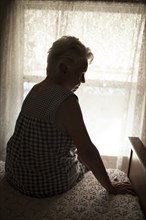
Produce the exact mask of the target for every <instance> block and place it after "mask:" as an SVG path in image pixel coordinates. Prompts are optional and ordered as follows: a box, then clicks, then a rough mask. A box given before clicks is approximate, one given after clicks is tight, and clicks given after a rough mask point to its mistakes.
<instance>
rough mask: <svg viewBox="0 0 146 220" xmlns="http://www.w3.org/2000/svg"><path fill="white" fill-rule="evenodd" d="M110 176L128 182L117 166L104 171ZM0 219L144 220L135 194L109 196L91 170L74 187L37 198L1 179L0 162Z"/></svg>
mask: <svg viewBox="0 0 146 220" xmlns="http://www.w3.org/2000/svg"><path fill="white" fill-rule="evenodd" d="M107 172H108V174H109V176H110V178H111V179H113V178H114V177H115V176H117V178H118V179H119V180H126V181H129V180H128V178H127V175H126V174H125V173H123V172H122V171H120V170H118V169H108V170H107ZM0 219H1V220H144V219H145V218H144V215H143V212H142V210H141V208H140V205H139V201H138V197H137V196H132V195H128V194H127V195H116V196H115V195H110V194H109V193H108V192H107V191H106V190H105V189H104V188H103V187H102V186H101V185H100V183H99V182H98V181H97V180H96V179H95V177H94V176H93V174H92V172H88V173H86V175H85V177H84V179H83V180H82V181H81V182H79V183H78V184H77V185H76V186H75V187H74V188H72V189H71V190H69V191H68V192H66V193H64V194H61V195H59V196H54V197H51V198H45V199H37V198H31V197H28V196H25V195H22V194H21V193H20V192H18V191H17V190H15V189H13V188H12V187H11V186H10V185H9V184H8V183H7V182H6V180H5V178H4V163H3V162H0Z"/></svg>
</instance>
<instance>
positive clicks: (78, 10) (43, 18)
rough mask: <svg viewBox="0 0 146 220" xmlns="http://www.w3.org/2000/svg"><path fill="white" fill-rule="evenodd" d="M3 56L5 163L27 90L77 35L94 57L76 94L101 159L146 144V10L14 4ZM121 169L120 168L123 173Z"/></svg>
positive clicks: (26, 0)
mask: <svg viewBox="0 0 146 220" xmlns="http://www.w3.org/2000/svg"><path fill="white" fill-rule="evenodd" d="M8 6H9V7H8V8H7V13H6V16H5V17H4V23H3V24H4V28H3V34H2V40H3V41H2V46H1V47H2V50H1V55H2V56H1V57H2V58H1V82H0V83H1V85H0V89H1V94H0V95H1V99H0V106H1V114H0V117H1V146H0V148H1V149H0V150H1V159H3V160H4V158H5V149H6V143H7V141H8V139H9V137H10V136H11V134H12V133H13V130H14V124H15V120H16V118H17V115H18V113H19V111H20V108H21V104H22V101H23V99H24V98H25V96H26V94H27V93H28V91H29V90H30V88H31V87H32V86H33V85H34V84H35V83H36V82H38V81H41V80H42V79H43V78H44V77H45V75H46V59H47V52H48V49H49V47H50V46H51V44H52V43H53V41H55V40H56V39H57V38H59V37H61V36H62V35H74V36H76V37H78V38H79V39H80V40H81V41H82V42H83V43H84V44H85V45H87V46H88V47H90V48H91V49H92V51H93V53H94V57H95V58H94V61H93V63H92V64H91V65H90V66H89V68H88V72H87V73H86V83H85V84H84V85H83V86H81V88H80V89H79V90H78V91H77V92H76V93H77V95H78V97H79V102H80V105H81V108H82V111H83V117H84V119H85V123H86V126H87V129H88V131H89V134H90V136H91V139H92V140H93V143H94V144H95V145H96V146H97V148H98V149H99V151H100V153H101V154H102V155H110V156H118V157H119V158H120V160H118V161H121V158H122V157H123V156H127V155H128V153H129V148H128V147H127V144H128V143H127V141H128V136H139V137H140V138H141V139H142V140H143V142H145V132H144V130H145V127H144V126H145V123H144V121H145V90H146V89H145V88H146V87H145V77H146V72H145V60H144V59H145V36H144V33H145V31H144V29H145V6H144V5H143V4H140V3H139V4H136V5H135V4H132V3H114V2H112V3H111V2H92V1H44V0H37V1H33V0H20V1H10V2H9V5H8ZM120 163H121V162H118V167H119V166H120Z"/></svg>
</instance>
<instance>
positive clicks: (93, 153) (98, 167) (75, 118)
mask: <svg viewBox="0 0 146 220" xmlns="http://www.w3.org/2000/svg"><path fill="white" fill-rule="evenodd" d="M58 119H59V120H58V121H59V124H60V125H59V126H60V127H62V128H64V129H66V130H67V131H68V133H69V134H70V136H71V137H72V139H73V140H74V143H75V145H76V147H77V151H78V157H79V160H80V161H81V162H82V163H83V164H85V165H86V166H87V167H88V168H89V169H90V170H91V171H92V172H93V174H94V175H95V177H96V178H97V180H98V181H99V182H100V183H101V185H102V186H103V187H104V188H106V189H107V191H108V192H110V193H115V194H116V193H120V192H121V193H126V192H129V193H130V192H131V193H132V192H133V190H132V188H131V186H130V185H128V186H127V185H124V183H121V185H120V183H119V184H118V186H117V185H116V184H112V183H111V181H110V179H109V177H108V174H107V172H106V169H105V167H104V164H103V162H102V159H101V157H100V154H99V152H98V150H97V148H96V147H95V146H94V144H93V143H92V141H91V139H90V137H89V134H88V132H87V129H86V126H85V124H84V120H83V116H82V112H81V109H80V106H79V103H78V100H77V99H76V98H75V97H74V96H72V97H69V98H68V99H67V100H66V101H65V102H64V103H63V104H62V106H61V108H60V111H59V112H58Z"/></svg>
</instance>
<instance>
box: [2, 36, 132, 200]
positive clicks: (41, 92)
mask: <svg viewBox="0 0 146 220" xmlns="http://www.w3.org/2000/svg"><path fill="white" fill-rule="evenodd" d="M92 59H93V54H92V52H91V51H90V49H89V48H86V47H85V46H84V45H83V44H82V43H81V42H80V41H79V40H78V39H77V38H75V37H72V36H64V37H62V38H60V39H58V40H57V41H55V42H54V43H53V45H52V47H51V48H50V50H49V54H48V58H47V77H46V78H45V79H44V80H43V81H42V82H40V83H39V84H36V85H35V86H34V87H33V88H32V89H31V91H30V92H29V94H28V95H27V97H26V99H25V100H24V103H23V105H22V109H21V112H20V114H19V117H18V119H17V122H16V126H15V131H14V134H13V136H12V137H11V138H10V140H9V141H8V144H7V156H6V178H7V180H8V182H9V183H10V184H12V185H13V186H14V187H15V188H17V189H18V190H19V191H21V192H22V193H24V194H26V195H29V196H34V197H49V196H53V195H57V194H60V193H63V192H65V191H67V190H69V189H70V188H72V187H73V186H74V185H75V184H77V183H78V182H79V181H80V180H81V179H82V178H83V176H84V172H85V170H86V169H85V166H86V167H87V168H88V169H90V170H91V171H92V172H93V174H94V175H95V177H96V178H97V179H98V181H99V182H100V183H101V184H102V186H103V187H105V188H106V189H107V190H108V191H109V193H114V194H116V193H127V192H128V193H133V190H132V187H131V185H130V184H127V183H119V184H113V183H111V182H110V179H109V177H108V175H107V172H106V170H105V168H104V165H103V163H102V160H101V157H100V154H99V152H98V150H97V148H96V147H95V146H94V144H93V143H92V141H91V139H90V137H89V135H88V132H87V130H86V127H85V124H84V120H83V117H82V113H81V109H80V106H79V103H78V98H77V96H76V95H75V94H74V91H75V90H76V89H77V88H78V87H79V86H80V84H81V83H85V72H86V71H87V68H88V64H89V63H91V61H92ZM83 164H84V165H83Z"/></svg>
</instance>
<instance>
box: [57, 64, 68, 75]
mask: <svg viewBox="0 0 146 220" xmlns="http://www.w3.org/2000/svg"><path fill="white" fill-rule="evenodd" d="M67 69H68V68H67V66H66V64H65V63H60V64H59V70H60V73H61V74H64V75H65V74H66V73H67Z"/></svg>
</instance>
